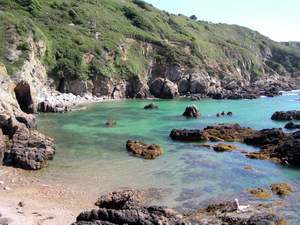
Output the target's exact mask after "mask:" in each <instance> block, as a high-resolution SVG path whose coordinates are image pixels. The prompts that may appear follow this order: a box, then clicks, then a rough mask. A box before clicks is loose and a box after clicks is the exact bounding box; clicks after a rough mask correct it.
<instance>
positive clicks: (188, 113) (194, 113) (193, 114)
mask: <svg viewBox="0 0 300 225" xmlns="http://www.w3.org/2000/svg"><path fill="white" fill-rule="evenodd" d="M182 115H183V116H185V117H187V118H199V117H200V113H199V111H198V108H197V106H195V105H191V106H188V107H186V109H185V111H184V113H183V114H182Z"/></svg>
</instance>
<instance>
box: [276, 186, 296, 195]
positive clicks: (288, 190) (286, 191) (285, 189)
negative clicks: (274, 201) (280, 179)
mask: <svg viewBox="0 0 300 225" xmlns="http://www.w3.org/2000/svg"><path fill="white" fill-rule="evenodd" d="M271 190H272V192H273V193H274V194H277V195H279V196H288V195H290V194H292V193H293V192H294V188H293V187H292V186H291V185H289V184H286V183H281V184H272V185H271Z"/></svg>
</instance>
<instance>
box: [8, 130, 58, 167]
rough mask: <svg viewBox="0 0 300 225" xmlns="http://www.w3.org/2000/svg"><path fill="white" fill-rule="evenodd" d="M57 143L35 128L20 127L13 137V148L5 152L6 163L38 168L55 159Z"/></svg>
mask: <svg viewBox="0 0 300 225" xmlns="http://www.w3.org/2000/svg"><path fill="white" fill-rule="evenodd" d="M54 154H55V145H54V140H53V139H52V138H49V137H46V136H44V135H42V134H40V133H38V132H37V131H35V130H27V129H21V128H19V129H18V130H17V131H16V132H15V134H14V136H13V138H12V146H11V148H10V149H9V150H8V151H6V152H5V154H4V159H3V161H4V164H5V165H8V166H14V167H19V168H22V169H26V170H38V169H41V168H42V167H43V166H45V164H46V162H47V160H51V159H53V156H54Z"/></svg>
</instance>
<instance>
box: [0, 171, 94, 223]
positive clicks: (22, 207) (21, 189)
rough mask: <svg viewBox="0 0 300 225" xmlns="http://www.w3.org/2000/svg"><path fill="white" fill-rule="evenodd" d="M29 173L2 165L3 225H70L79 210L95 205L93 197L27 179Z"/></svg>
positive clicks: (0, 193) (0, 181)
mask: <svg viewBox="0 0 300 225" xmlns="http://www.w3.org/2000/svg"><path fill="white" fill-rule="evenodd" d="M26 173H27V172H26V171H22V170H19V169H14V168H7V167H0V203H1V204H0V215H1V217H0V224H2V223H3V224H6V223H8V224H10V225H65V224H71V223H72V222H74V221H75V220H76V216H77V215H78V214H79V213H80V212H82V211H83V210H85V209H90V208H92V207H93V203H94V201H95V198H94V199H93V197H92V196H88V195H87V194H86V193H80V192H74V191H71V190H69V189H67V188H65V187H63V186H50V185H48V184H47V183H41V182H40V181H39V180H38V179H35V178H34V179H33V178H30V179H27V178H26Z"/></svg>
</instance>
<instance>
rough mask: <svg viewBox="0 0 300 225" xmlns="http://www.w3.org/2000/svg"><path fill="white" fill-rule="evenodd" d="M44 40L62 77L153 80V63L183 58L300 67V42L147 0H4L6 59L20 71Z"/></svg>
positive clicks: (252, 68)
mask: <svg viewBox="0 0 300 225" xmlns="http://www.w3.org/2000/svg"><path fill="white" fill-rule="evenodd" d="M29 38H33V40H43V41H44V42H45V43H46V47H47V51H46V54H45V56H44V59H43V60H44V64H45V65H47V68H48V71H49V73H50V74H52V75H53V76H54V77H59V78H62V77H65V78H67V79H83V80H85V79H90V78H92V77H93V76H97V75H103V76H109V77H114V78H129V77H145V76H147V75H148V73H149V68H150V67H151V65H152V64H153V63H157V64H170V63H172V64H176V63H180V64H182V65H185V66H187V67H189V68H201V69H205V70H206V71H208V72H209V74H210V75H212V76H214V75H216V74H215V73H216V71H223V72H224V73H225V74H226V73H235V72H236V68H240V69H241V70H245V71H247V73H248V74H250V78H256V77H258V76H262V75H263V74H268V73H270V71H275V72H277V73H279V74H280V73H281V74H283V73H285V72H289V73H293V72H296V71H299V70H300V52H299V44H297V43H277V42H274V41H272V40H270V39H269V38H267V37H264V36H262V35H260V34H259V33H258V32H255V31H252V30H250V29H247V28H244V27H240V26H236V25H227V24H212V23H209V22H204V21H197V18H196V17H195V16H191V17H186V16H183V15H173V14H170V13H167V12H164V11H161V10H158V9H156V8H155V7H153V6H152V5H150V4H148V3H146V2H144V1H141V0H123V1H121V0H81V1H78V0H2V1H1V2H0V62H2V63H3V64H5V65H6V67H7V69H8V72H9V73H10V74H11V75H13V74H14V73H16V71H17V70H18V69H19V68H20V67H21V66H22V63H23V62H24V60H25V59H26V57H28V51H29V50H30V45H29V41H28V40H29Z"/></svg>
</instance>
